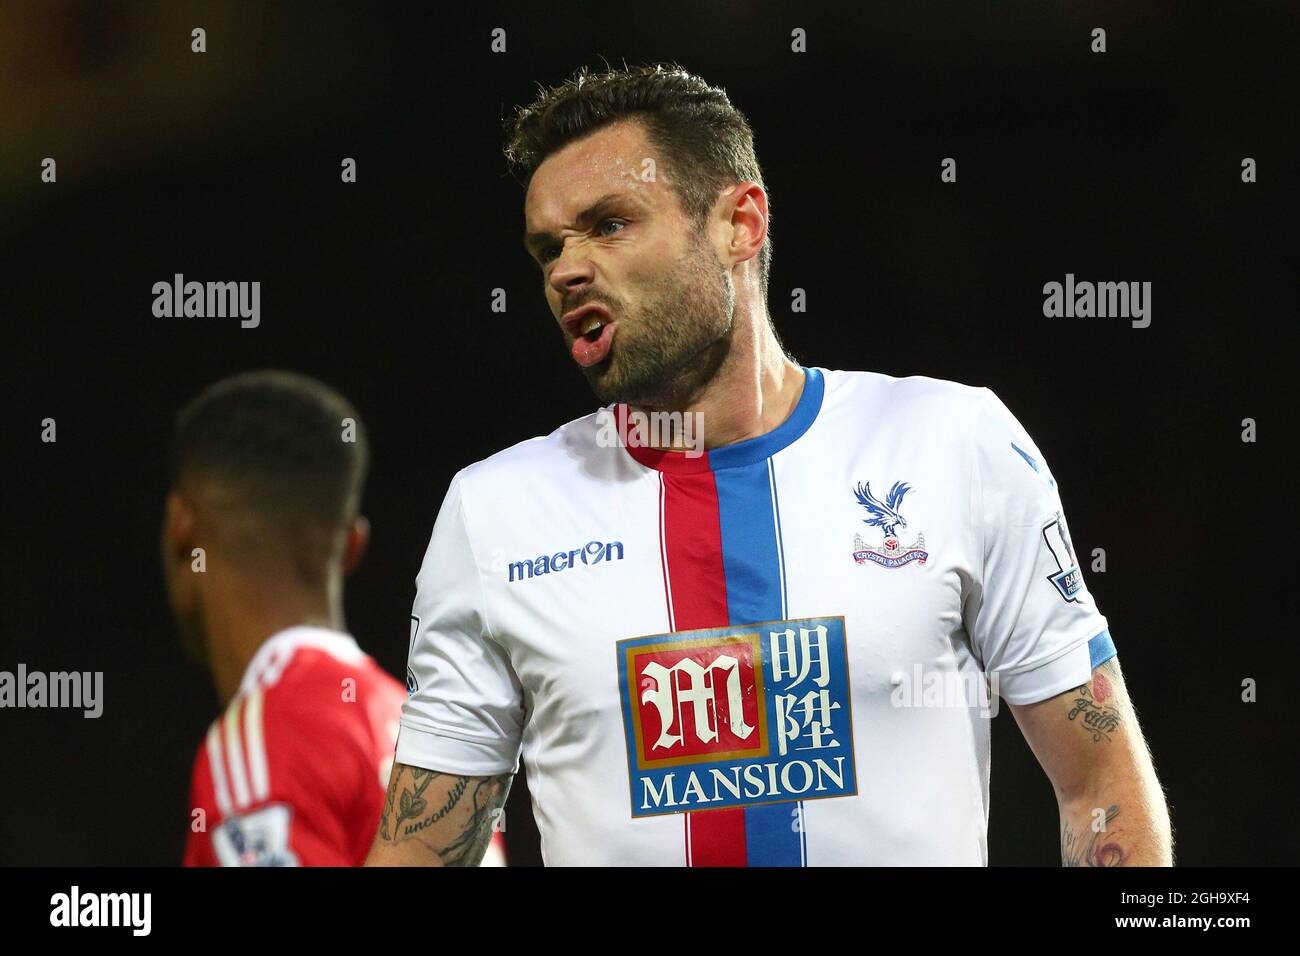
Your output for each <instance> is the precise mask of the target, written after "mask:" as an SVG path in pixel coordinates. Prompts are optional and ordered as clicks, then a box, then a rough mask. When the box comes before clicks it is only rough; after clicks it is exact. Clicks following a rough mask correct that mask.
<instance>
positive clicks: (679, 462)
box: [615, 367, 825, 474]
mask: <svg viewBox="0 0 1300 956" xmlns="http://www.w3.org/2000/svg"><path fill="white" fill-rule="evenodd" d="M803 374H804V381H803V392H802V393H801V394H800V396H799V401H798V402H797V403H796V404H795V407H794V410H793V411H792V412H791V413H790V415H789V416H788V417H787V418H786V420H785V421H783V422H782V423H781V424H780V425H777V426H776V428H774V429H772V430H771V431H770V432H768V433H767V434H765V435H759V436H758V437H756V438H747V439H745V440H744V441H740V442H736V443H735V444H734V445H723V446H722V447H721V448H714V449H711V450H708V451H706V452H704V454H702V455H696V456H694V457H692V456H688V455H687V453H686V452H682V451H662V450H660V449H657V448H644V447H640V446H631V445H628V444H627V443H626V442H620V444H622V446H623V447H624V448H625V449H627V453H628V454H629V455H631V456H632V457H633V458H634V459H635V460H636V461H638V462H640V463H641V464H642V465H645V466H646V467H647V468H654V469H656V470H658V471H665V472H673V473H676V474H690V473H692V472H703V471H718V470H719V469H722V468H739V467H743V466H744V465H752V464H755V463H756V462H760V461H763V460H764V459H766V458H771V457H772V456H773V455H775V454H776V453H777V452H779V451H781V449H783V448H786V447H788V446H789V445H791V444H793V443H794V442H795V441H796V440H798V438H799V437H800V436H801V435H803V433H804V432H806V431H807V430H808V429H809V427H811V425H812V423H813V421H815V420H816V418H817V413H818V412H819V411H820V410H821V407H822V397H823V395H824V394H825V381H824V379H823V378H822V373H821V370H820V369H816V368H807V367H805V368H804V370H803ZM615 414H616V416H617V421H618V427H619V434H620V435H623V434H626V430H625V428H626V426H625V424H624V423H625V422H626V421H627V406H626V405H618V406H616V410H615Z"/></svg>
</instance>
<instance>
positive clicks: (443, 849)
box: [379, 766, 514, 866]
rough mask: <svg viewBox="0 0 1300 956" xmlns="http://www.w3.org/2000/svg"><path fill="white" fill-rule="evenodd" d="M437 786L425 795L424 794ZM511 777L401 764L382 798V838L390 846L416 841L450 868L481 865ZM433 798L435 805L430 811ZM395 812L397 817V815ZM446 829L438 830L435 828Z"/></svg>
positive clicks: (512, 778)
mask: <svg viewBox="0 0 1300 956" xmlns="http://www.w3.org/2000/svg"><path fill="white" fill-rule="evenodd" d="M434 781H438V785H437V786H436V787H434V788H433V791H432V792H431V793H429V797H428V798H426V797H425V795H424V794H425V792H426V791H428V790H429V788H430V786H431V785H432V784H433V783H434ZM513 781H514V776H513V775H512V774H508V773H507V774H501V775H499V776H496V777H462V776H457V775H455V774H445V773H438V772H437V771H433V770H424V769H421V768H418V767H406V766H399V767H398V771H397V774H396V776H395V777H394V778H393V780H392V782H391V783H390V784H389V786H388V794H387V796H386V797H385V798H384V809H383V814H382V816H381V818H380V821H379V836H380V838H381V839H383V840H384V841H385V842H388V843H401V842H403V841H405V840H409V839H417V840H419V841H420V842H421V843H423V844H424V845H425V846H426V847H428V848H429V849H430V850H432V851H433V852H435V853H437V854H438V856H439V857H440V858H441V859H442V862H443V864H444V865H446V866H477V865H478V864H479V863H480V862H481V861H482V859H483V855H484V853H486V852H487V847H488V843H489V842H491V840H492V832H493V824H494V823H495V822H496V820H497V819H498V815H499V813H500V811H501V808H502V807H503V806H504V805H505V802H506V797H507V796H509V794H510V785H511V783H512V782H513ZM430 798H432V799H434V800H436V801H437V804H436V806H434V807H432V808H431V807H430ZM394 810H396V816H394ZM437 823H442V824H443V825H442V826H441V827H440V828H439V829H438V830H437V831H435V832H433V833H430V832H429V830H430V828H431V827H433V826H434V824H437Z"/></svg>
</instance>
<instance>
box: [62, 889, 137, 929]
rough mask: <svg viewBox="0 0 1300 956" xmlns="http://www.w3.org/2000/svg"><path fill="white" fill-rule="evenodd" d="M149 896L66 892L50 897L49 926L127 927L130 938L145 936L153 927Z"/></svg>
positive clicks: (78, 891)
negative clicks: (129, 929) (129, 931)
mask: <svg viewBox="0 0 1300 956" xmlns="http://www.w3.org/2000/svg"><path fill="white" fill-rule="evenodd" d="M152 912H153V894H152V893H82V892H81V888H80V887H78V886H73V887H72V890H71V892H69V893H55V894H54V895H53V896H51V897H50V925H51V926H65V927H70V926H129V927H130V928H131V935H132V936H148V935H149V930H150V927H151V926H152V925H153V920H152V918H151V916H152Z"/></svg>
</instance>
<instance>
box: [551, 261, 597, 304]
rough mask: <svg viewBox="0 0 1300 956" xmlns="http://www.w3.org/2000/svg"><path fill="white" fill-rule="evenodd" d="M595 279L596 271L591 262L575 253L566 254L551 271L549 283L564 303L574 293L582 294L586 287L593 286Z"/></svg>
mask: <svg viewBox="0 0 1300 956" xmlns="http://www.w3.org/2000/svg"><path fill="white" fill-rule="evenodd" d="M594 278H595V269H594V268H593V267H592V264H591V262H590V260H588V259H587V258H586V257H585V256H581V255H577V254H575V253H565V254H564V255H561V256H560V259H559V261H557V262H556V263H555V265H554V267H553V268H552V269H551V275H550V278H549V280H548V281H549V282H550V284H551V288H552V289H554V290H555V291H556V292H557V293H558V294H559V296H560V301H561V302H563V301H564V300H565V299H567V298H568V297H570V296H572V295H573V294H574V293H576V292H581V291H582V290H583V289H584V288H585V287H586V286H588V285H591V283H592V280H593V279H594Z"/></svg>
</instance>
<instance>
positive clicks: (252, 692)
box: [185, 626, 504, 866]
mask: <svg viewBox="0 0 1300 956" xmlns="http://www.w3.org/2000/svg"><path fill="white" fill-rule="evenodd" d="M405 699H406V693H405V688H403V686H402V685H401V684H400V683H398V682H397V681H395V680H394V679H393V678H392V677H390V676H389V675H388V674H386V673H385V672H384V671H383V669H382V668H380V667H379V665H378V664H376V663H375V661H374V660H373V659H372V658H370V657H369V656H368V655H367V654H365V653H364V652H363V651H362V650H361V648H360V647H358V646H357V643H356V641H354V640H353V639H352V638H351V637H350V636H349V635H347V634H343V633H340V632H338V631H331V630H327V629H324V628H319V627H307V626H299V627H291V628H288V629H287V630H284V631H280V632H279V633H277V634H275V635H272V636H271V637H270V638H268V639H267V640H266V641H265V642H264V643H263V644H262V646H261V647H260V648H258V650H257V653H256V654H255V655H253V659H252V660H251V661H250V662H249V665H248V669H247V670H246V671H245V673H244V676H243V679H242V681H241V682H240V686H239V691H238V693H237V694H236V695H235V697H234V699H233V700H232V701H231V702H230V706H228V707H227V708H226V712H225V714H224V715H222V716H221V717H219V718H218V719H217V720H216V721H214V722H213V724H212V726H211V728H209V730H208V735H207V739H206V740H205V741H204V743H203V745H202V746H201V747H199V751H198V754H197V755H196V757H195V759H194V775H193V779H192V781H191V788H190V807H191V819H190V835H189V841H188V843H187V844H186V847H185V865H186V866H360V865H361V864H362V863H363V862H364V861H365V858H366V854H367V853H368V852H369V850H370V845H371V843H372V842H373V841H374V838H375V832H376V831H377V829H378V827H379V815H380V812H381V809H382V807H383V802H384V794H385V791H386V790H387V787H388V775H389V771H390V770H391V769H392V764H393V750H394V746H395V742H396V738H397V724H398V719H399V718H400V716H401V710H402V702H403V701H404V700H405ZM502 849H503V848H502V845H501V834H500V833H496V834H494V839H493V847H492V848H491V849H490V850H489V854H488V857H487V858H485V859H484V861H483V862H484V865H501V864H502V863H503V862H504V860H503V858H502Z"/></svg>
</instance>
